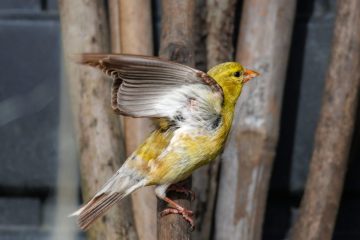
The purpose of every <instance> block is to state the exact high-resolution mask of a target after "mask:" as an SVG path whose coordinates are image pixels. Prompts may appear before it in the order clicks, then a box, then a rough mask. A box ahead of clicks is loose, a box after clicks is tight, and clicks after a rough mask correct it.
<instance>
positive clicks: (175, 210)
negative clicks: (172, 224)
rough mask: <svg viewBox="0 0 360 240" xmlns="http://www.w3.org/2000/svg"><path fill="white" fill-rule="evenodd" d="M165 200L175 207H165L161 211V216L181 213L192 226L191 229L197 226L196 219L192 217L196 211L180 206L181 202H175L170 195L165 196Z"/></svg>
mask: <svg viewBox="0 0 360 240" xmlns="http://www.w3.org/2000/svg"><path fill="white" fill-rule="evenodd" d="M162 199H163V200H164V201H165V202H167V203H168V204H170V205H171V206H172V207H173V208H166V209H164V210H163V211H162V212H161V213H160V216H161V217H163V216H166V215H168V214H179V215H181V216H182V217H183V218H184V219H185V220H186V221H187V222H188V223H189V224H190V226H191V228H190V229H191V231H192V230H193V229H194V228H195V224H194V220H193V219H192V218H191V217H192V216H193V215H194V213H193V212H192V211H190V210H187V209H186V208H184V207H182V206H180V205H179V204H177V203H176V202H174V201H173V200H171V199H170V198H168V197H164V198H162Z"/></svg>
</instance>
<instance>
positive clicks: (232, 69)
mask: <svg viewBox="0 0 360 240" xmlns="http://www.w3.org/2000/svg"><path fill="white" fill-rule="evenodd" d="M207 74H208V75H209V76H210V77H212V78H213V79H215V81H216V82H217V83H218V84H219V85H220V86H221V87H222V89H223V91H224V96H225V101H228V102H232V103H234V104H235V103H236V101H237V99H238V97H239V96H240V93H241V90H242V87H243V85H244V84H245V83H247V82H248V81H249V80H250V79H252V78H254V77H256V76H258V75H259V73H257V72H255V71H253V70H250V69H246V68H245V67H243V66H242V65H241V64H240V63H237V62H226V63H222V64H219V65H216V66H215V67H213V68H211V69H210V70H209V71H208V73H207Z"/></svg>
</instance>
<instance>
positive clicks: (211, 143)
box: [72, 54, 259, 230]
mask: <svg viewBox="0 0 360 240" xmlns="http://www.w3.org/2000/svg"><path fill="white" fill-rule="evenodd" d="M78 61H79V63H81V64H85V65H90V66H92V67H96V68H98V69H100V70H102V71H103V72H104V73H105V74H106V75H108V76H110V77H111V78H112V79H113V84H112V97H111V106H112V108H113V110H114V111H115V113H117V114H122V115H125V116H130V117H146V118H155V119H157V120H158V122H159V124H158V127H157V129H156V130H154V131H153V132H152V133H151V134H150V136H149V137H148V138H147V139H146V140H145V141H144V143H143V144H141V145H140V146H139V147H138V148H137V149H136V150H135V152H134V153H132V154H131V155H130V156H129V158H128V159H127V160H126V161H125V163H124V164H123V165H122V166H121V168H120V169H119V170H118V171H117V172H116V173H115V174H114V175H113V176H112V177H111V178H110V179H109V180H108V181H107V182H106V183H105V185H104V186H103V187H102V188H101V189H100V190H99V192H98V193H97V194H96V195H95V196H94V197H93V198H92V199H91V200H90V201H89V202H88V203H87V204H85V205H84V206H83V207H81V208H80V209H79V210H78V211H76V212H75V213H73V214H72V215H73V216H78V223H79V226H80V227H81V228H82V229H83V230H86V229H87V228H88V227H89V226H90V225H91V224H92V223H93V222H94V221H95V220H96V219H97V218H98V217H100V216H102V215H103V214H104V213H105V211H106V210H108V209H109V208H110V207H111V206H113V205H114V204H115V203H116V202H118V201H120V200H121V199H123V198H124V197H126V196H127V195H129V194H131V193H132V192H134V191H135V190H137V189H139V188H141V187H145V186H149V185H155V186H156V188H155V194H156V195H157V196H158V197H159V198H160V199H162V200H164V201H166V202H167V203H169V205H170V206H171V207H172V208H171V209H168V210H165V211H164V214H169V213H176V214H180V215H182V216H183V217H184V219H185V220H187V221H188V222H189V223H190V224H191V225H192V226H193V221H192V219H191V216H192V212H191V211H190V210H187V209H185V208H183V207H182V206H180V205H178V204H177V203H175V202H174V201H172V200H171V199H169V198H168V197H166V191H167V189H168V188H169V186H170V185H172V184H175V183H177V182H179V181H182V180H184V179H186V178H187V177H189V176H190V175H191V173H192V172H193V171H194V170H195V169H197V168H199V167H201V166H203V165H205V164H208V163H210V162H211V161H212V160H214V159H215V158H216V156H217V155H218V154H219V153H220V152H221V151H222V150H223V147H224V144H225V141H226V138H227V136H228V134H229V131H230V128H231V124H232V121H233V116H234V109H235V104H236V101H237V99H238V97H239V96H240V93H241V90H242V88H243V85H244V84H245V83H246V82H247V81H249V80H250V79H252V78H254V77H256V76H257V75H259V74H258V73H257V72H255V71H252V70H249V69H246V68H244V67H243V66H242V65H240V64H239V63H237V62H227V63H223V64H219V65H217V66H215V67H213V68H212V69H210V71H208V73H204V72H202V71H199V70H196V69H194V68H191V67H188V66H185V65H182V64H178V63H174V62H170V61H166V60H162V59H159V58H155V57H146V56H136V55H121V54H119V55H115V54H82V55H80V56H79V59H78Z"/></svg>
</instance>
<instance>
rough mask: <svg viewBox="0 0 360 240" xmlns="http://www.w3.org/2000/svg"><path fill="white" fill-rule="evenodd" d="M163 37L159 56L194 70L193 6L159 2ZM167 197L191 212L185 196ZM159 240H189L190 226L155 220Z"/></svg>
mask: <svg viewBox="0 0 360 240" xmlns="http://www.w3.org/2000/svg"><path fill="white" fill-rule="evenodd" d="M162 11H163V12H162V29H161V30H162V35H161V43H160V56H161V57H164V58H167V59H170V60H172V61H176V62H180V63H183V64H186V65H189V66H194V39H193V29H194V28H193V22H194V13H195V2H194V1H192V0H183V1H167V0H163V1H162ZM184 185H185V186H186V187H187V188H190V187H191V180H190V179H188V180H186V181H185V183H184ZM167 196H168V197H170V198H172V199H175V201H176V202H177V203H178V204H180V205H181V206H183V207H185V208H187V209H190V207H191V204H190V200H189V199H188V198H186V197H185V196H184V194H175V193H172V192H169V193H168V194H167ZM164 208H166V204H165V203H164V202H163V201H161V200H159V203H158V211H159V213H160V212H161V211H162V210H163V209H164ZM158 239H159V240H169V239H176V240H185V239H190V232H189V224H188V223H187V222H186V221H185V220H184V219H183V218H182V216H179V215H177V214H170V215H167V216H164V217H158Z"/></svg>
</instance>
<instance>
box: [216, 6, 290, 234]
mask: <svg viewBox="0 0 360 240" xmlns="http://www.w3.org/2000/svg"><path fill="white" fill-rule="evenodd" d="M294 10H295V0H279V1H267V0H258V1H251V0H245V1H244V5H243V12H242V19H241V26H240V34H239V38H238V45H237V54H236V59H237V61H238V62H241V63H242V64H243V65H244V66H246V67H249V68H250V69H255V70H257V71H259V72H260V73H261V77H260V78H257V79H254V80H253V81H252V82H250V83H249V84H248V86H245V87H244V89H243V93H242V95H241V97H240V102H239V104H238V109H237V111H239V114H237V115H236V118H235V122H234V123H235V127H234V130H233V131H232V133H231V135H230V141H229V142H228V144H227V147H226V149H225V151H224V154H223V156H222V167H221V178H220V183H219V193H218V200H217V209H216V223H215V239H217V240H219V239H246V240H257V239H260V238H261V232H262V223H263V218H264V212H265V203H266V196H267V190H268V185H269V179H270V173H271V168H272V163H273V159H274V154H275V148H276V144H277V140H278V131H279V118H280V111H281V100H282V91H283V86H284V82H285V74H286V66H287V59H288V53H289V48H290V39H291V32H292V25H293V19H294Z"/></svg>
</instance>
